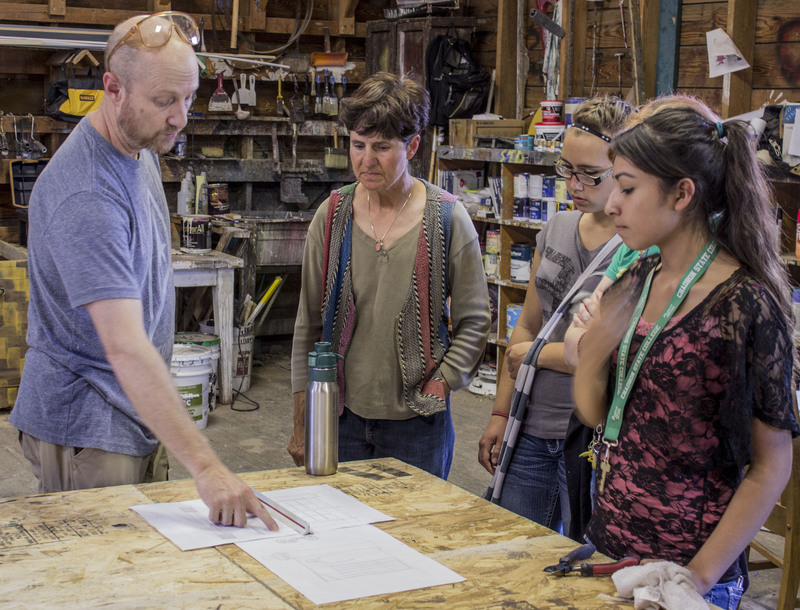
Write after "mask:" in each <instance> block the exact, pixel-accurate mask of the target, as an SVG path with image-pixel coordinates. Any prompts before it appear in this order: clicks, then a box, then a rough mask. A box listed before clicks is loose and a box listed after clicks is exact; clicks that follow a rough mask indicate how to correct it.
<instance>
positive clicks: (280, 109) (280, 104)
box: [275, 72, 283, 114]
mask: <svg viewBox="0 0 800 610" xmlns="http://www.w3.org/2000/svg"><path fill="white" fill-rule="evenodd" d="M282 86H283V72H280V73H279V74H278V97H277V98H276V100H275V101H276V103H277V106H278V114H283V93H282V91H281V87H282Z"/></svg>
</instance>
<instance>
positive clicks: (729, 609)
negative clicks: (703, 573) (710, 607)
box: [703, 576, 747, 610]
mask: <svg viewBox="0 0 800 610" xmlns="http://www.w3.org/2000/svg"><path fill="white" fill-rule="evenodd" d="M745 589H747V586H746V579H745V577H744V576H740V577H739V578H737V579H736V580H731V581H729V582H718V583H717V584H716V585H714V587H713V588H712V589H711V591H709V592H708V593H706V594H705V595H704V596H703V599H704V600H706V601H707V602H708V603H709V604H714V605H715V606H718V607H720V608H722V610H736V608H738V607H739V601H740V600H741V599H742V595H744V592H745Z"/></svg>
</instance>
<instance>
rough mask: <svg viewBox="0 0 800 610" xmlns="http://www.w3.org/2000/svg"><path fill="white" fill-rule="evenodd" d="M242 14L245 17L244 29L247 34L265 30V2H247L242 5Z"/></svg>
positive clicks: (265, 0)
mask: <svg viewBox="0 0 800 610" xmlns="http://www.w3.org/2000/svg"><path fill="white" fill-rule="evenodd" d="M256 3H258V6H256ZM242 14H243V15H246V17H245V20H244V23H245V26H244V27H245V30H247V31H248V32H254V31H257V30H265V29H267V0H260V2H259V0H247V2H245V3H244V4H243V5H242Z"/></svg>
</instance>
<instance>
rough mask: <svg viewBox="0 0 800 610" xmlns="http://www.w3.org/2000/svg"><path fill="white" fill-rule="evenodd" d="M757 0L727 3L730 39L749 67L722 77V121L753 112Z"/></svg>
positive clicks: (729, 0) (732, 0)
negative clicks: (754, 25)
mask: <svg viewBox="0 0 800 610" xmlns="http://www.w3.org/2000/svg"><path fill="white" fill-rule="evenodd" d="M755 21H756V0H728V28H727V32H728V36H730V37H731V39H732V40H733V42H734V44H735V45H736V46H737V47H738V48H739V51H741V53H742V57H743V58H744V59H745V60H746V61H747V63H749V64H750V67H749V68H747V69H746V70H739V71H737V72H732V73H730V74H726V75H724V76H723V77H722V118H725V119H726V118H728V117H732V116H736V115H738V114H743V113H745V112H748V111H750V110H752V108H751V107H750V93H751V89H752V84H753V52H754V47H755V28H754V27H753V24H754V23H755Z"/></svg>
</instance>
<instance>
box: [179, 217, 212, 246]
mask: <svg viewBox="0 0 800 610" xmlns="http://www.w3.org/2000/svg"><path fill="white" fill-rule="evenodd" d="M181 252H188V253H189V254H208V253H209V252H211V219H210V218H209V217H208V216H195V215H190V216H181Z"/></svg>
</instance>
